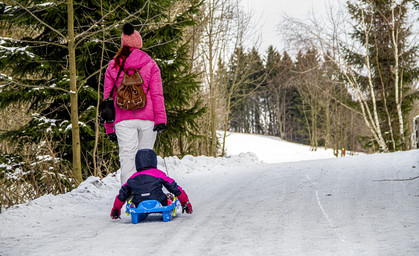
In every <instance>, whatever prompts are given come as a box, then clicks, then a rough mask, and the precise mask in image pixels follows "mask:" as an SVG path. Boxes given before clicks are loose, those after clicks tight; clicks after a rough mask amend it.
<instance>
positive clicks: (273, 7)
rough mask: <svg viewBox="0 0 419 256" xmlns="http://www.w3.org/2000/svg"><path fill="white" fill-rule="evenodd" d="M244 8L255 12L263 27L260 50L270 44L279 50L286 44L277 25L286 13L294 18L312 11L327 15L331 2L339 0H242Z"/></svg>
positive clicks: (257, 20)
mask: <svg viewBox="0 0 419 256" xmlns="http://www.w3.org/2000/svg"><path fill="white" fill-rule="evenodd" d="M241 1H242V6H243V7H244V10H245V11H247V12H249V11H250V12H252V13H253V19H254V22H256V23H257V25H256V26H257V27H261V30H260V32H261V33H262V39H263V40H261V45H260V50H261V51H262V52H264V51H265V50H266V49H267V47H268V46H269V45H273V46H274V47H276V48H277V49H278V50H281V49H283V47H284V45H283V43H282V42H281V38H280V36H279V35H278V31H277V29H276V26H277V25H278V24H279V23H280V20H281V17H282V16H284V15H287V16H290V17H294V18H304V17H306V16H308V15H311V14H310V13H312V12H314V13H315V15H316V16H317V15H326V10H327V8H328V6H330V4H336V3H337V2H339V0H292V1H290V0H241Z"/></svg>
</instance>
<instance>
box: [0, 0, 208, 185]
mask: <svg viewBox="0 0 419 256" xmlns="http://www.w3.org/2000/svg"><path fill="white" fill-rule="evenodd" d="M9 2H10V3H9V4H8V5H7V4H5V3H0V13H1V14H2V15H1V17H0V19H1V20H0V24H2V26H7V27H9V29H14V28H20V29H24V30H25V35H24V36H18V37H16V38H10V39H3V40H2V41H1V47H0V51H1V55H2V58H1V59H0V70H1V76H0V79H1V81H0V82H1V83H3V82H4V83H5V86H3V87H2V88H1V91H0V108H4V107H6V106H8V105H10V104H13V103H16V102H19V103H23V104H30V106H31V111H32V112H33V113H34V114H33V119H32V120H31V121H30V122H29V123H28V124H26V125H25V126H23V127H21V128H19V129H17V130H14V131H9V132H5V133H2V134H1V139H9V140H11V141H15V142H18V143H22V144H27V143H33V144H39V143H40V142H41V141H42V138H43V136H48V137H50V138H51V139H52V140H53V141H57V142H58V141H59V142H60V143H58V144H57V145H56V147H55V148H54V151H55V152H56V153H57V154H58V155H60V156H61V157H62V159H63V160H64V161H68V162H71V159H72V153H71V152H72V151H71V147H72V136H71V130H72V126H71V118H70V111H69V110H70V109H71V104H70V95H71V94H76V95H77V96H78V97H77V99H78V118H79V121H78V123H79V125H80V143H81V145H80V146H81V153H82V158H83V171H84V172H83V177H86V176H88V175H90V174H91V171H90V169H89V168H93V167H92V162H93V161H92V151H93V148H94V144H95V143H94V140H95V139H94V138H95V120H96V118H97V115H96V110H97V108H96V106H97V103H98V99H99V100H101V99H102V96H101V93H102V90H98V86H100V84H101V83H103V71H104V69H105V68H106V63H107V62H108V61H109V60H110V59H112V58H113V56H114V55H115V54H116V52H117V50H118V48H119V47H120V35H121V25H122V24H123V23H125V22H131V23H133V24H134V25H135V27H136V29H138V30H139V31H140V33H141V35H142V37H143V41H144V49H143V50H144V51H145V52H147V53H148V54H150V55H151V56H152V57H153V58H155V59H156V62H157V63H158V65H159V66H160V68H161V73H162V80H163V90H164V96H165V102H166V110H167V114H168V128H167V130H166V131H165V132H164V133H162V134H161V139H160V144H159V145H157V146H158V151H161V150H163V152H164V153H165V154H171V153H172V151H171V150H170V149H171V148H172V145H173V141H174V140H178V139H183V140H191V139H193V136H195V134H194V131H195V128H196V127H195V125H196V123H195V120H196V118H197V117H198V116H199V115H201V114H202V112H203V110H204V109H203V108H202V107H201V106H200V104H199V100H195V99H196V97H192V96H193V95H196V94H197V90H198V83H197V80H196V79H197V77H196V74H194V73H191V72H190V70H189V64H188V63H189V61H188V58H189V57H188V41H187V40H184V38H183V36H184V35H183V33H184V31H185V30H186V29H188V28H189V27H191V26H193V25H194V24H195V23H194V22H195V21H194V17H193V15H194V14H195V13H196V12H197V11H198V7H199V1H182V0H159V1H145V0H144V1H119V2H116V1H115V2H111V1H103V2H102V6H101V5H100V2H98V1H93V0H92V1H74V25H75V27H74V34H75V42H76V45H75V46H76V48H75V50H76V51H75V56H76V65H75V66H76V68H77V70H76V75H77V77H76V79H77V80H76V81H75V82H76V85H77V88H78V89H77V91H73V90H70V80H69V78H70V70H69V62H68V60H69V58H68V57H69V51H68V48H67V43H68V42H67V41H66V38H67V34H68V31H67V25H68V18H67V14H68V10H69V9H68V8H67V5H66V3H65V2H62V1H36V3H33V2H32V1H27V0H26V1H25V0H21V1H9ZM98 91H99V94H98ZM101 131H102V132H101V137H100V140H99V142H100V145H99V148H100V150H101V154H102V155H101V158H102V159H103V158H104V157H106V156H107V155H106V154H108V152H109V151H111V152H112V151H113V152H114V151H115V150H114V146H113V144H112V143H111V142H110V141H108V140H106V139H103V136H102V135H103V128H102V130H101ZM114 156H116V155H114ZM107 157H109V156H107Z"/></svg>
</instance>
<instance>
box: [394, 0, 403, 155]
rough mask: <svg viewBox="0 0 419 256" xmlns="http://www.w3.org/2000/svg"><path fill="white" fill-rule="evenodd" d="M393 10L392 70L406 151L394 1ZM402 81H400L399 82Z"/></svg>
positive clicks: (401, 132)
mask: <svg viewBox="0 0 419 256" xmlns="http://www.w3.org/2000/svg"><path fill="white" fill-rule="evenodd" d="M392 6H393V7H392V9H391V18H392V21H391V25H392V30H391V39H392V42H393V54H394V68H393V70H392V72H393V74H394V90H395V93H394V95H395V97H396V99H395V100H396V108H397V116H398V119H399V133H400V134H399V135H400V140H401V144H402V149H403V150H405V149H406V140H405V136H404V123H403V113H402V99H403V90H402V89H403V83H402V80H401V79H400V78H399V72H400V70H399V45H398V42H399V38H398V36H399V33H398V30H397V29H396V25H395V17H394V6H395V3H394V0H393V1H392ZM399 80H400V81H399Z"/></svg>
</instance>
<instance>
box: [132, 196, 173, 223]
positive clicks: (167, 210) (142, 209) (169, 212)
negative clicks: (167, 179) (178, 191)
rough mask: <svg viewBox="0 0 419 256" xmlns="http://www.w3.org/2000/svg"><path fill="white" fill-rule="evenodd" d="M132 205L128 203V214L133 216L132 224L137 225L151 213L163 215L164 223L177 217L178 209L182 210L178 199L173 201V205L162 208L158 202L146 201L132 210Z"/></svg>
mask: <svg viewBox="0 0 419 256" xmlns="http://www.w3.org/2000/svg"><path fill="white" fill-rule="evenodd" d="M132 207H134V205H133V204H132V203H127V206H126V211H127V214H131V222H132V223H133V224H137V223H138V222H140V221H143V220H145V219H146V218H147V216H148V214H150V213H161V214H162V216H163V221H164V222H166V221H171V220H172V217H174V216H176V209H180V202H179V200H178V199H177V198H175V200H173V202H172V204H170V205H168V206H162V205H161V203H160V202H159V201H157V200H146V201H142V202H141V203H140V204H139V205H138V207H137V208H132Z"/></svg>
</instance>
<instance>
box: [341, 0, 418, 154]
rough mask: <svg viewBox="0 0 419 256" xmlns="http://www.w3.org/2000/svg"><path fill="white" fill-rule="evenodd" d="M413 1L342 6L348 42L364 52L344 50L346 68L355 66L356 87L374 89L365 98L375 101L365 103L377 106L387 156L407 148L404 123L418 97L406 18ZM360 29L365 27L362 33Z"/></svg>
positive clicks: (365, 1)
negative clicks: (350, 25)
mask: <svg viewBox="0 0 419 256" xmlns="http://www.w3.org/2000/svg"><path fill="white" fill-rule="evenodd" d="M412 2H414V1H409V0H406V1H401V2H396V1H394V0H382V1H369V0H360V1H358V3H354V2H350V1H348V2H347V7H348V10H349V13H350V15H351V16H352V19H353V20H354V21H355V25H354V33H352V38H353V39H354V40H355V41H357V42H358V43H359V45H361V46H362V48H363V52H364V53H362V52H360V51H358V52H353V51H351V50H349V49H348V50H347V55H346V57H347V60H348V62H349V63H350V64H352V65H354V66H357V67H358V70H359V72H358V73H357V74H356V75H357V78H358V83H359V84H360V85H361V86H363V87H364V88H365V89H367V88H372V89H373V90H374V95H372V93H371V90H370V89H368V90H365V93H366V94H367V95H369V96H370V97H372V96H375V98H376V101H374V100H373V99H372V98H370V99H371V105H372V104H374V103H376V108H377V115H378V118H379V126H380V128H381V131H382V135H383V137H384V139H383V141H385V143H386V146H387V149H388V150H390V151H396V150H400V149H406V148H407V137H408V136H407V134H406V133H405V132H406V130H405V129H406V128H405V127H407V125H406V124H407V122H408V121H409V120H407V119H406V118H407V117H408V114H409V112H410V110H411V109H412V105H413V102H414V100H415V99H417V98H418V96H419V95H418V92H414V91H413V90H412V85H413V81H414V80H416V79H417V78H418V74H419V66H418V65H417V62H416V57H417V51H418V45H414V44H410V42H409V36H410V33H411V32H410V27H409V24H408V19H407V18H408V12H409V9H410V8H411V5H410V4H411V3H412ZM363 24H366V25H367V26H368V29H367V30H366V29H365V27H364V26H363ZM396 55H397V57H395V56H396ZM367 57H368V60H369V61H366V59H367ZM367 71H369V72H367ZM368 74H370V76H368ZM387 149H384V150H387Z"/></svg>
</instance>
